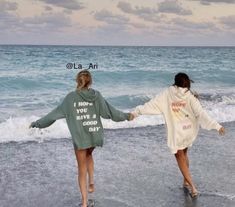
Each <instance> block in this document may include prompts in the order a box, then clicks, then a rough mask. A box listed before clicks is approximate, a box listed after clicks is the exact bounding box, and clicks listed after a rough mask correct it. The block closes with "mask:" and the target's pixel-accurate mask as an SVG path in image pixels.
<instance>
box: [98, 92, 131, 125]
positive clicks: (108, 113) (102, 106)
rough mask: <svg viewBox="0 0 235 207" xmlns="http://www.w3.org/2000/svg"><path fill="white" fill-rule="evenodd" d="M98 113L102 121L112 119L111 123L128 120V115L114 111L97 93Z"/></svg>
mask: <svg viewBox="0 0 235 207" xmlns="http://www.w3.org/2000/svg"><path fill="white" fill-rule="evenodd" d="M99 111H100V116H101V117H102V118H104V119H112V120H113V121H116V122H119V121H125V120H128V118H129V115H130V114H129V113H123V112H122V111H119V110H117V109H115V108H114V107H113V106H112V105H110V104H109V103H108V102H107V101H106V100H105V99H104V98H103V96H102V95H101V94H100V93H99Z"/></svg>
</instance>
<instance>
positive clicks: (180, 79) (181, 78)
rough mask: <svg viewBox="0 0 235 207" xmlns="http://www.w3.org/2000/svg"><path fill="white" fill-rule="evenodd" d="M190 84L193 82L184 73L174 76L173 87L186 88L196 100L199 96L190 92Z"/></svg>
mask: <svg viewBox="0 0 235 207" xmlns="http://www.w3.org/2000/svg"><path fill="white" fill-rule="evenodd" d="M191 83H194V81H193V80H191V79H190V78H189V76H188V75H187V74H186V73H177V74H176V75H175V83H174V84H173V85H174V86H178V87H182V88H187V89H188V90H189V91H190V92H191V93H192V94H193V95H194V96H195V97H196V98H199V95H198V94H197V93H196V92H192V91H191V90H190V88H191Z"/></svg>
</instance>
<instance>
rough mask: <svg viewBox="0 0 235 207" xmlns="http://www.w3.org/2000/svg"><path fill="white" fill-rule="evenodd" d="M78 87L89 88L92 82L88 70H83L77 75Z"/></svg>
mask: <svg viewBox="0 0 235 207" xmlns="http://www.w3.org/2000/svg"><path fill="white" fill-rule="evenodd" d="M76 82H77V89H79V90H80V89H83V88H88V87H89V86H90V85H91V84H92V77H91V73H90V72H89V71H88V70H82V71H80V72H79V73H78V74H77V77H76Z"/></svg>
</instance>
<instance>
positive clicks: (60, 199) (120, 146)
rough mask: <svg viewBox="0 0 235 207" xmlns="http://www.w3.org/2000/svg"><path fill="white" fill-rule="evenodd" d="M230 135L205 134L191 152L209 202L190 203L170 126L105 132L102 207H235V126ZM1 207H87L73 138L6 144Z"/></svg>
mask: <svg viewBox="0 0 235 207" xmlns="http://www.w3.org/2000/svg"><path fill="white" fill-rule="evenodd" d="M224 126H225V128H226V129H227V134H226V135H225V136H224V137H219V135H217V132H216V131H205V130H200V133H199V136H198V138H197V139H196V141H195V142H194V144H193V146H192V148H190V150H189V159H190V164H191V173H192V175H193V179H194V182H195V183H196V185H197V186H198V189H199V191H200V192H201V196H200V197H199V198H198V199H197V202H194V201H192V200H191V198H190V197H189V196H188V195H185V194H184V192H183V190H182V188H181V186H182V176H181V174H180V172H179V169H178V167H177V164H176V161H175V158H174V156H173V155H172V154H171V153H170V151H169V149H168V147H167V145H166V134H165V133H166V132H165V127H163V126H162V125H161V126H160V125H158V126H149V127H139V128H134V129H129V128H128V129H121V130H120V129H108V130H105V143H104V146H103V147H102V148H97V149H96V150H95V152H94V160H95V183H96V192H95V194H94V195H92V198H94V199H95V201H96V203H97V205H96V207H109V206H112V207H143V206H145V207H150V206H156V207H172V206H174V207H189V206H194V207H232V206H235V193H234V186H235V174H234V171H235V151H234V148H235V143H234V138H235V137H234V134H235V129H234V122H229V123H226V124H224ZM0 153H1V156H0V163H1V165H0V175H1V176H0V178H1V179H0V202H1V207H16V206H17V207H31V206H35V207H41V206H43V207H44V206H46V207H47V206H52V207H53V206H57V207H62V206H63V207H64V206H66V207H70V206H71V207H74V206H78V204H79V203H80V194H79V190H78V187H77V166H76V160H75V155H74V151H73V145H72V142H71V140H70V139H69V138H64V139H51V140H44V141H43V142H36V141H28V142H22V143H18V142H9V143H1V144H0Z"/></svg>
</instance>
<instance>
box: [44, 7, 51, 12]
mask: <svg viewBox="0 0 235 207" xmlns="http://www.w3.org/2000/svg"><path fill="white" fill-rule="evenodd" d="M44 8H45V10H46V11H52V10H53V9H52V8H51V7H50V6H45V7H44Z"/></svg>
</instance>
